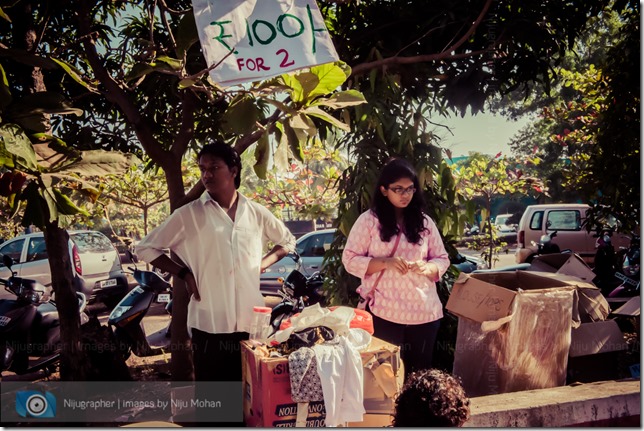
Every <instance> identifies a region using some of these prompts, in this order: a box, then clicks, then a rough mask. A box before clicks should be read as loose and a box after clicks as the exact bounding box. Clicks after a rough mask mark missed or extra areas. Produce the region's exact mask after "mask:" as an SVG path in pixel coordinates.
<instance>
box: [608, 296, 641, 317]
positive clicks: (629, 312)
mask: <svg viewBox="0 0 644 431" xmlns="http://www.w3.org/2000/svg"><path fill="white" fill-rule="evenodd" d="M641 305H642V300H641V298H640V296H639V295H637V296H634V297H632V298H631V299H629V300H628V301H627V302H626V304H624V305H622V306H621V307H619V308H618V309H617V310H615V311H613V312H612V313H611V314H612V315H613V316H624V317H637V316H639V315H640V308H641Z"/></svg>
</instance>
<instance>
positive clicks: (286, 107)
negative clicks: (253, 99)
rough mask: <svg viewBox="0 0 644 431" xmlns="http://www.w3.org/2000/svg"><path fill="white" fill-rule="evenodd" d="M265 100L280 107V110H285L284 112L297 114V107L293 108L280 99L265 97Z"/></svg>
mask: <svg viewBox="0 0 644 431" xmlns="http://www.w3.org/2000/svg"><path fill="white" fill-rule="evenodd" d="M264 101H265V102H266V103H269V104H271V105H273V106H275V107H276V108H277V109H279V110H280V111H282V112H284V113H286V114H288V115H297V111H296V110H295V109H293V108H291V107H290V106H288V105H287V104H286V103H282V102H280V101H279V100H275V99H264Z"/></svg>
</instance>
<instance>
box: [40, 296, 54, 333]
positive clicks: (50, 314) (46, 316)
mask: <svg viewBox="0 0 644 431" xmlns="http://www.w3.org/2000/svg"><path fill="white" fill-rule="evenodd" d="M38 313H40V316H41V318H40V324H41V325H42V326H44V327H50V326H55V325H57V324H58V309H57V308H56V307H55V306H54V305H53V304H51V303H49V302H46V303H44V304H40V305H39V306H38Z"/></svg>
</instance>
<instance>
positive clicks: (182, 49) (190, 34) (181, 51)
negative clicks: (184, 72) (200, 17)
mask: <svg viewBox="0 0 644 431" xmlns="http://www.w3.org/2000/svg"><path fill="white" fill-rule="evenodd" d="M176 39H177V57H178V58H183V57H184V56H185V53H186V51H188V49H190V47H191V46H192V45H194V44H195V43H196V42H198V41H199V33H197V24H196V23H195V15H194V14H193V13H186V14H184V15H183V16H182V17H181V20H180V21H179V26H178V28H177V38H176Z"/></svg>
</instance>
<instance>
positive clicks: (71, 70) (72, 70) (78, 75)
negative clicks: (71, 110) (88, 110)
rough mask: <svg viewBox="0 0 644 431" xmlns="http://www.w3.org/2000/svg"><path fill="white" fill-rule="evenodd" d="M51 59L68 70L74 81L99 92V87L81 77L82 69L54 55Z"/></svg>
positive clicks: (93, 91) (94, 91)
mask: <svg viewBox="0 0 644 431" xmlns="http://www.w3.org/2000/svg"><path fill="white" fill-rule="evenodd" d="M51 59H52V60H53V61H54V62H56V64H58V65H59V66H60V67H61V68H62V69H63V70H64V71H65V72H67V74H68V75H69V76H71V77H72V79H73V80H74V81H76V82H78V83H79V84H80V85H82V86H83V87H85V88H87V89H88V90H89V91H91V92H92V93H98V92H99V91H98V88H96V87H95V86H94V85H90V84H89V83H88V82H85V80H84V79H83V78H82V77H81V75H82V73H81V71H80V70H78V69H76V68H75V67H74V66H72V65H71V64H69V63H65V62H64V61H63V60H59V59H57V58H54V57H51ZM81 112H82V111H81Z"/></svg>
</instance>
